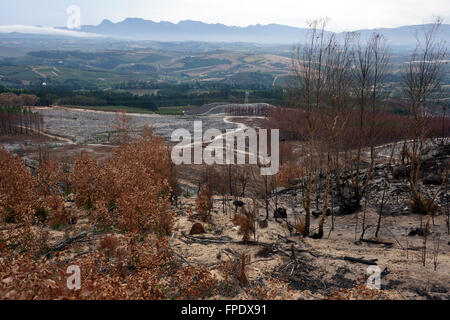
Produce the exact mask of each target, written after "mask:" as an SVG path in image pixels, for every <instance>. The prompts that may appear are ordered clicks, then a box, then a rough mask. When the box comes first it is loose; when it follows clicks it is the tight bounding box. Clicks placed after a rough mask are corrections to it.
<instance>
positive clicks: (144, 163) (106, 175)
mask: <svg viewBox="0 0 450 320" xmlns="http://www.w3.org/2000/svg"><path fill="white" fill-rule="evenodd" d="M168 150H169V149H168V147H167V146H165V144H164V141H163V139H162V138H159V137H156V136H154V135H153V133H152V132H151V131H150V130H144V133H143V136H142V137H141V138H139V139H135V140H133V141H132V142H130V143H125V144H122V145H120V146H119V147H118V148H117V149H116V150H115V152H114V154H113V156H112V157H111V158H110V159H108V160H107V161H106V162H105V163H104V164H103V165H101V166H98V165H97V164H96V162H95V161H94V160H93V159H92V158H90V157H89V156H86V155H82V156H81V157H80V158H79V159H78V160H77V161H76V163H75V165H74V167H73V171H72V174H71V182H72V185H73V189H74V193H75V199H76V200H77V204H78V205H82V206H90V207H92V210H91V217H92V218H93V220H94V222H95V224H96V226H97V227H101V228H104V227H114V226H115V227H119V228H120V229H122V230H126V231H133V232H143V233H145V232H147V231H150V230H153V231H155V232H156V233H157V234H159V235H167V234H170V232H171V229H172V226H173V214H172V213H169V212H168V206H169V197H170V192H171V188H170V186H169V183H168V180H167V177H168V176H169V175H170V171H171V169H170V165H171V159H170V153H169V152H168ZM78 171H79V172H78Z"/></svg>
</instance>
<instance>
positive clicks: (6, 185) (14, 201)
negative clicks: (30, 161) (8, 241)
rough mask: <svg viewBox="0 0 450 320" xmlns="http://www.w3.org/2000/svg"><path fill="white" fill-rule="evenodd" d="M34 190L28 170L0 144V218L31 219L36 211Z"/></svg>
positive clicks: (16, 220) (18, 220)
mask: <svg viewBox="0 0 450 320" xmlns="http://www.w3.org/2000/svg"><path fill="white" fill-rule="evenodd" d="M36 200H37V198H36V190H35V185H34V179H33V177H32V176H31V172H30V170H29V169H28V168H27V167H26V166H25V165H24V163H23V162H22V161H21V160H20V159H19V158H18V157H17V156H13V155H11V154H10V153H9V152H8V151H6V150H5V148H3V147H2V146H0V219H1V220H3V221H6V222H22V221H25V220H27V221H29V222H30V221H31V220H32V218H33V214H34V213H35V211H36V207H37V205H36Z"/></svg>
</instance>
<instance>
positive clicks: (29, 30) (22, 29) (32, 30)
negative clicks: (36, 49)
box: [0, 25, 101, 38]
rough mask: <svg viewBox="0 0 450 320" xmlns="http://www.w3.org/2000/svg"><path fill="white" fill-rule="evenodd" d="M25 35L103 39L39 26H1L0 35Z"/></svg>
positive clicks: (95, 35)
mask: <svg viewBox="0 0 450 320" xmlns="http://www.w3.org/2000/svg"><path fill="white" fill-rule="evenodd" d="M12 32H17V33H25V34H42V35H55V36H69V37H82V38H98V37H101V36H100V35H98V34H94V33H87V32H80V31H75V30H64V29H57V28H53V27H38V26H25V25H9V26H0V33H12Z"/></svg>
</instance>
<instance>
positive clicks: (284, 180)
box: [276, 162, 305, 187]
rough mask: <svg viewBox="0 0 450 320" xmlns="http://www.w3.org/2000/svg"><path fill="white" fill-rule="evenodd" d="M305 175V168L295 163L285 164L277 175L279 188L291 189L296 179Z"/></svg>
mask: <svg viewBox="0 0 450 320" xmlns="http://www.w3.org/2000/svg"><path fill="white" fill-rule="evenodd" d="M304 175H305V170H304V168H303V167H302V166H301V165H299V164H296V163H294V162H287V163H285V164H283V165H282V166H281V168H280V170H279V171H278V173H277V175H276V183H277V186H280V187H289V186H291V185H293V184H294V182H295V180H296V179H299V178H302V177H303V176H304Z"/></svg>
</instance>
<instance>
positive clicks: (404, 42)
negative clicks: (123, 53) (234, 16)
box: [79, 18, 450, 46]
mask: <svg viewBox="0 0 450 320" xmlns="http://www.w3.org/2000/svg"><path fill="white" fill-rule="evenodd" d="M423 27H424V25H412V26H403V27H398V28H381V29H370V30H369V29H366V30H357V31H358V32H359V33H360V34H361V35H362V36H366V35H369V34H370V33H372V32H374V31H377V32H380V33H381V34H383V35H384V36H385V38H386V39H387V40H388V42H389V44H391V45H398V46H411V45H414V44H415V43H416V39H415V34H416V32H418V31H420V30H421V29H422V28H423ZM79 31H81V32H85V33H95V34H100V35H104V36H114V37H120V38H126V39H133V40H155V41H214V42H253V43H263V44H294V43H298V42H301V41H302V40H303V39H305V36H306V34H307V32H308V29H307V28H298V27H291V26H286V25H280V24H268V25H260V24H257V25H251V26H247V27H236V26H227V25H224V24H220V23H216V24H208V23H204V22H199V21H192V20H184V21H180V22H178V23H171V22H166V21H161V22H154V21H151V20H144V19H141V18H127V19H125V20H123V21H121V22H117V23H113V22H111V21H110V20H107V19H105V20H103V21H102V22H101V23H100V24H99V25H97V26H89V25H86V26H82V27H81V29H80V30H79ZM440 37H441V38H442V39H443V40H444V41H446V42H447V43H450V25H449V24H443V25H442V26H441V30H440Z"/></svg>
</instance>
